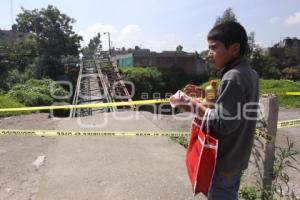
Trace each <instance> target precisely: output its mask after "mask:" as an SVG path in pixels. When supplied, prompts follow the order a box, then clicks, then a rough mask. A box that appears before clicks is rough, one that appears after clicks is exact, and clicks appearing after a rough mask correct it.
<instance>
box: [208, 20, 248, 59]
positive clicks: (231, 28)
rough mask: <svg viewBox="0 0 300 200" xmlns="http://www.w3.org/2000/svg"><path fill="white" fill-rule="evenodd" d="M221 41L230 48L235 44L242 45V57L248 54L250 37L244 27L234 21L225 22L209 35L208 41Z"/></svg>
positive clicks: (213, 29) (215, 27) (214, 28)
mask: <svg viewBox="0 0 300 200" xmlns="http://www.w3.org/2000/svg"><path fill="white" fill-rule="evenodd" d="M211 39H213V40H219V41H220V42H222V43H224V45H225V47H226V48H228V47H229V46H230V45H232V44H234V43H239V44H240V55H241V56H243V55H245V53H246V49H247V45H248V37H247V33H246V30H245V29H244V27H243V26H242V25H241V24H240V23H238V22H234V21H228V22H223V23H221V24H218V25H216V26H214V27H213V28H212V29H211V30H210V31H209V33H208V35H207V40H211Z"/></svg>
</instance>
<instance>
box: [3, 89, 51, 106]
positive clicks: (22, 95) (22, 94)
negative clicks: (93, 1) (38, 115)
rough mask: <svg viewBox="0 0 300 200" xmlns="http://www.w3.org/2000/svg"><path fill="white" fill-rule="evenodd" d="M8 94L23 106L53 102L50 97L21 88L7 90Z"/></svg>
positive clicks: (43, 104)
mask: <svg viewBox="0 0 300 200" xmlns="http://www.w3.org/2000/svg"><path fill="white" fill-rule="evenodd" d="M8 96H9V97H10V98H13V99H15V100H17V101H18V102H20V103H22V104H24V105H25V106H45V105H51V104H52V103H53V99H52V98H50V97H49V96H47V95H45V94H42V93H38V92H27V91H22V90H17V91H9V93H8Z"/></svg>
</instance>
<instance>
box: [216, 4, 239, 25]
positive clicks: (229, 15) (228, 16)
mask: <svg viewBox="0 0 300 200" xmlns="http://www.w3.org/2000/svg"><path fill="white" fill-rule="evenodd" d="M228 21H234V22H237V19H236V17H235V14H234V12H233V10H232V8H230V7H229V8H227V9H226V10H225V11H224V13H223V15H222V17H220V16H218V17H217V19H216V22H215V25H218V24H221V23H223V22H228Z"/></svg>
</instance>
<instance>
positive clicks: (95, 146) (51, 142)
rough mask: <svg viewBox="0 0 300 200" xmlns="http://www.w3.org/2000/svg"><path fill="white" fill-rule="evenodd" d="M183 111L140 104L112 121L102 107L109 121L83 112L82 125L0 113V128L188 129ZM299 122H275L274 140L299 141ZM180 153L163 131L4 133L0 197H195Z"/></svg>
mask: <svg viewBox="0 0 300 200" xmlns="http://www.w3.org/2000/svg"><path fill="white" fill-rule="evenodd" d="M130 114H132V113H125V112H124V113H120V116H119V117H128V116H129V115H130ZM181 116H182V119H184V120H178V119H174V118H172V117H170V116H167V115H166V116H162V118H160V119H157V118H156V117H154V116H153V115H152V114H151V113H147V112H141V113H139V118H138V119H134V120H130V122H128V121H124V122H116V121H113V117H112V116H110V115H108V116H107V119H105V120H108V122H109V123H107V124H106V126H104V127H103V126H102V127H101V128H99V127H97V123H98V122H99V120H100V121H101V120H104V118H103V116H101V115H97V116H93V117H87V118H84V119H82V121H81V122H80V123H82V122H83V123H84V124H85V125H88V126H85V127H82V126H80V125H78V121H77V120H76V119H67V120H66V119H53V118H48V114H31V115H23V116H16V117H9V118H0V129H19V130H21V129H40V130H43V129H48V130H49V129H50V130H99V129H100V130H111V131H117V130H124V131H133V130H147V131H188V130H189V127H190V121H191V119H190V118H186V117H184V114H182V115H181ZM299 118H300V109H280V113H279V120H287V119H299ZM124 127H125V128H124ZM299 130H300V127H299V126H298V127H290V128H282V129H278V133H277V139H276V145H277V146H281V147H283V146H285V145H286V136H288V137H289V138H290V140H291V141H293V142H294V143H295V145H296V147H297V148H299V146H300V135H299V134H300V133H299ZM299 149H300V148H299ZM184 155H185V149H184V148H183V147H181V146H180V145H178V144H176V143H174V142H173V141H172V140H170V139H169V138H167V137H162V138H149V137H145V138H143V137H142V138H125V137H121V138H108V137H105V138H103V137H102V138H101V137H94V138H92V137H90V138H87V137H86V138H74V137H72V138H67V137H63V138H62V137H60V138H59V137H20V136H10V137H6V136H5V137H4V136H3V137H1V138H0V199H1V200H2V199H13V200H17V199H193V195H192V192H191V186H190V184H189V181H188V178H187V176H186V172H185V166H184ZM297 159H298V161H300V156H298V157H297ZM297 167H298V168H300V163H299V164H298V165H297ZM288 173H289V175H290V183H291V186H292V187H293V189H294V190H295V191H296V192H297V194H300V186H299V182H298V180H300V173H299V172H297V171H296V170H289V171H288ZM248 177H251V174H248ZM244 182H246V183H247V181H244ZM199 198H200V199H201V197H199Z"/></svg>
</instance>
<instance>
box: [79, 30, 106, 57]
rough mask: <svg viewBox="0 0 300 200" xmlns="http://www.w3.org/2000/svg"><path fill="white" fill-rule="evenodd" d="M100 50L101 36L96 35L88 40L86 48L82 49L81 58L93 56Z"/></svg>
mask: <svg viewBox="0 0 300 200" xmlns="http://www.w3.org/2000/svg"><path fill="white" fill-rule="evenodd" d="M101 49H102V41H101V34H100V33H97V35H96V36H95V37H93V38H92V39H90V42H89V44H88V46H87V47H85V48H83V50H82V53H83V56H86V57H89V56H93V55H94V54H96V53H97V52H98V51H101Z"/></svg>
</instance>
